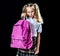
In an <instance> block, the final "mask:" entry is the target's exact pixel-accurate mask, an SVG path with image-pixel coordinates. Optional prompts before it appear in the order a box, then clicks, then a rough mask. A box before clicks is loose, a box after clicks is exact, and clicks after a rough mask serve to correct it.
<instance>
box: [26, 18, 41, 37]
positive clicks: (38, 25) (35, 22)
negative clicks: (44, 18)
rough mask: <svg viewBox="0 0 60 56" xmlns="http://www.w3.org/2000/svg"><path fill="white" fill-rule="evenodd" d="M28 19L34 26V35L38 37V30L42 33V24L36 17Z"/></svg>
mask: <svg viewBox="0 0 60 56" xmlns="http://www.w3.org/2000/svg"><path fill="white" fill-rule="evenodd" d="M26 20H27V21H29V22H30V23H31V27H32V36H36V37H37V32H40V33H42V24H41V23H39V22H37V21H36V20H35V19H34V18H33V19H32V18H26Z"/></svg>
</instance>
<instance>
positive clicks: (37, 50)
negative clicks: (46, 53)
mask: <svg viewBox="0 0 60 56" xmlns="http://www.w3.org/2000/svg"><path fill="white" fill-rule="evenodd" d="M34 51H35V55H36V54H38V53H39V48H37V47H35V49H34Z"/></svg>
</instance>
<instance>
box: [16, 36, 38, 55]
mask: <svg viewBox="0 0 60 56" xmlns="http://www.w3.org/2000/svg"><path fill="white" fill-rule="evenodd" d="M36 39H37V38H36V37H33V46H32V47H31V48H30V49H29V50H22V49H18V51H17V55H18V56H38V55H35V52H34V48H35V47H36V42H37V40H36Z"/></svg>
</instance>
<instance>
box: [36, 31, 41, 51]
mask: <svg viewBox="0 0 60 56" xmlns="http://www.w3.org/2000/svg"><path fill="white" fill-rule="evenodd" d="M40 38H41V37H40V32H37V47H36V48H37V49H38V50H39V47H40Z"/></svg>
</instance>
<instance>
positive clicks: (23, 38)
mask: <svg viewBox="0 0 60 56" xmlns="http://www.w3.org/2000/svg"><path fill="white" fill-rule="evenodd" d="M32 44H33V43H32V29H31V25H30V23H29V22H28V21H26V20H19V21H18V22H17V23H16V24H14V25H13V28H12V34H11V44H10V47H11V48H21V49H30V48H31V47H32Z"/></svg>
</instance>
